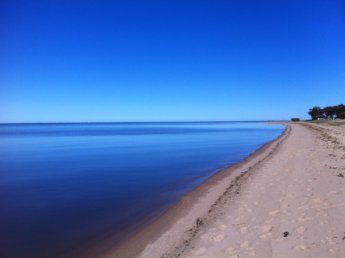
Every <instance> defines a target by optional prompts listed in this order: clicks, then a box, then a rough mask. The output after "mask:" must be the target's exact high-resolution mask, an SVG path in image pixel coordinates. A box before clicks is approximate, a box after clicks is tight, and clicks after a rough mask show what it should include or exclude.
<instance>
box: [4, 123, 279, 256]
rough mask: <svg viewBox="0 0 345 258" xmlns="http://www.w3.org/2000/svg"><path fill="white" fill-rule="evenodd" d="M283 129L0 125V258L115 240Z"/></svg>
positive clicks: (200, 125)
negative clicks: (103, 240) (110, 238)
mask: <svg viewBox="0 0 345 258" xmlns="http://www.w3.org/2000/svg"><path fill="white" fill-rule="evenodd" d="M283 130H284V127H283V126H281V125H267V124H262V123H247V122H246V123H243V122H203V123H89V124H87V123H86V124H19V125H10V124H7V125H0V204H1V212H0V232H1V234H0V257H13V258H17V257H18V258H22V257H37V258H38V257H60V256H62V255H63V254H65V253H68V252H69V251H71V250H74V249H76V248H82V247H83V246H85V245H89V244H90V243H94V242H97V241H100V240H102V239H103V238H104V239H105V238H108V237H109V236H112V235H115V236H116V235H118V238H119V239H120V238H121V232H125V231H126V232H127V231H128V229H131V230H134V229H135V228H136V226H137V225H139V224H141V223H143V222H145V221H149V220H150V219H152V218H154V217H156V216H157V215H158V214H160V213H161V212H162V211H164V210H165V209H166V208H167V207H169V206H170V205H172V204H173V203H174V202H176V201H177V200H178V199H179V198H180V197H181V196H182V195H184V194H186V193H187V192H189V191H190V190H191V189H193V188H194V187H195V186H197V185H198V184H200V183H201V182H202V181H203V180H205V179H206V178H207V177H209V176H210V175H212V174H213V173H215V172H216V171H217V170H219V169H220V168H222V167H225V166H229V165H231V164H234V163H236V162H239V161H241V160H242V159H243V158H245V157H246V156H248V155H249V154H250V153H252V152H254V151H255V150H256V149H258V148H259V147H260V146H262V145H263V144H264V143H266V142H268V141H271V140H273V139H275V138H277V137H278V136H279V135H280V134H281V133H282V132H283Z"/></svg>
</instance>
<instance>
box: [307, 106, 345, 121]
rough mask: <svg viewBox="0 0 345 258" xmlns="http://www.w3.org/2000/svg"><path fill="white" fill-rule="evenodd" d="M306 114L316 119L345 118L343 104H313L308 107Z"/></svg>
mask: <svg viewBox="0 0 345 258" xmlns="http://www.w3.org/2000/svg"><path fill="white" fill-rule="evenodd" d="M308 114H309V115H310V116H311V119H312V120H318V119H336V118H338V119H345V105H343V104H340V105H337V106H328V107H324V108H321V107H318V106H315V107H313V108H311V109H309V112H308Z"/></svg>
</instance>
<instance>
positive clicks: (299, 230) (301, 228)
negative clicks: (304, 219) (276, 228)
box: [296, 226, 307, 234]
mask: <svg viewBox="0 0 345 258" xmlns="http://www.w3.org/2000/svg"><path fill="white" fill-rule="evenodd" d="M306 230H307V228H305V227H302V226H301V227H298V228H297V229H296V232H297V233H298V234H303V233H304V232H305V231H306Z"/></svg>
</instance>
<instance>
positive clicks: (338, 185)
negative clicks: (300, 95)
mask: <svg viewBox="0 0 345 258" xmlns="http://www.w3.org/2000/svg"><path fill="white" fill-rule="evenodd" d="M344 176H345V127H343V126H326V125H312V124H307V123H300V124H290V125H289V129H288V130H287V131H286V132H285V134H284V135H283V136H282V137H280V138H279V139H278V140H277V141H275V142H272V143H270V144H268V145H266V146H264V147H263V148H262V149H261V150H259V151H258V152H256V153H255V154H254V155H252V156H250V157H249V158H248V159H247V160H246V161H244V162H242V163H241V164H238V165H236V166H234V167H231V168H228V169H225V170H223V171H221V172H220V173H217V174H216V175H215V176H213V177H211V178H210V179H208V180H207V181H206V182H205V183H204V184H202V185H201V186H200V187H198V188H197V189H195V190H194V191H193V192H191V193H190V194H189V195H187V196H186V197H184V198H183V199H182V200H181V201H180V202H179V203H178V204H177V205H176V206H175V207H173V208H172V209H170V210H168V212H167V213H166V214H164V215H163V216H161V218H159V219H158V220H157V221H156V222H155V223H153V224H152V225H149V226H148V227H146V228H145V229H144V230H143V231H142V232H140V233H139V234H138V235H136V236H135V237H133V238H132V239H131V240H130V241H128V242H127V243H126V244H125V245H123V246H122V247H121V248H117V249H116V250H112V251H111V252H110V253H108V255H106V256H107V257H133V256H136V257H145V258H146V257H147V258H155V257H157V258H158V257H203V258H206V257H209V258H211V257H234V258H235V257H236V258H238V257H240V258H247V257H279V258H283V257H320V258H321V257H323V258H324V257H345V178H344Z"/></svg>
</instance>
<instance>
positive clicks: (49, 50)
mask: <svg viewBox="0 0 345 258" xmlns="http://www.w3.org/2000/svg"><path fill="white" fill-rule="evenodd" d="M0 46H1V47H0V98H1V99H0V122H64V121H65V122H73V121H76V122H78V121H185V120H192V121H195V120H261V119H289V118H291V117H301V118H306V117H307V114H306V112H307V110H308V108H309V107H312V106H314V105H320V106H325V105H335V104H340V103H344V102H345V2H344V1H343V0H324V1H320V0H310V1H306V0H305V1H303V0H286V1H285V0H271V1H265V0H261V1H258V0H251V1H249V0H248V1H246V0H233V1H232V0H227V1H215V0H212V1H202V0H195V1H193V0H171V1H168V0H157V1H145V0H141V1H131V0H122V1H116V0H114V1H110V0H109V1H103V0H80V1H79V0H42V1H38V0H30V1H29V0H25V1H24V0H22V1H20V0H2V1H1V3H0Z"/></svg>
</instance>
